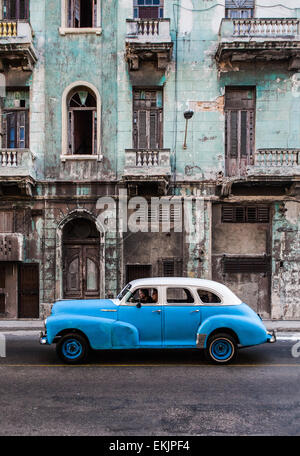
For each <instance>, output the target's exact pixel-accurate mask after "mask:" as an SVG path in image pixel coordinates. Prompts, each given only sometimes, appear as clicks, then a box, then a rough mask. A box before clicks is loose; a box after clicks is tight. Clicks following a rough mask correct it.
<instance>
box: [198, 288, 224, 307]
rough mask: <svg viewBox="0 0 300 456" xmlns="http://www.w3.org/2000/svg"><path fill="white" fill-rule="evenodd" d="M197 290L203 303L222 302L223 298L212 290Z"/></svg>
mask: <svg viewBox="0 0 300 456" xmlns="http://www.w3.org/2000/svg"><path fill="white" fill-rule="evenodd" d="M197 292H198V296H199V298H200V299H201V301H202V302H203V304H206V303H207V304H221V302H222V300H221V298H220V297H219V296H217V295H216V294H215V293H213V292H212V291H208V290H200V289H199V290H197Z"/></svg>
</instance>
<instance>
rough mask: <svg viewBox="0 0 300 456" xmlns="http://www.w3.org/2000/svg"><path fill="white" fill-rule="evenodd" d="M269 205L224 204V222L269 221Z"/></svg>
mask: <svg viewBox="0 0 300 456" xmlns="http://www.w3.org/2000/svg"><path fill="white" fill-rule="evenodd" d="M269 212H270V210H269V207H268V206H227V205H224V206H222V222H223V223H269V217H270V216H269Z"/></svg>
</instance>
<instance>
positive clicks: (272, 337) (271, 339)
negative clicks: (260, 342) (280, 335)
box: [267, 329, 276, 344]
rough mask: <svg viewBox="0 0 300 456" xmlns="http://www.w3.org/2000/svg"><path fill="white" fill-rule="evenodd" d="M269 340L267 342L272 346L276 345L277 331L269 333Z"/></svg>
mask: <svg viewBox="0 0 300 456" xmlns="http://www.w3.org/2000/svg"><path fill="white" fill-rule="evenodd" d="M267 334H268V340H267V342H269V343H270V344H274V342H276V332H275V330H274V329H273V330H272V331H268V333H267Z"/></svg>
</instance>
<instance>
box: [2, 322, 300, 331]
mask: <svg viewBox="0 0 300 456" xmlns="http://www.w3.org/2000/svg"><path fill="white" fill-rule="evenodd" d="M263 323H264V325H265V326H266V328H267V329H268V330H272V329H275V330H276V331H277V332H300V320H263ZM43 329H44V321H43V320H0V331H18V330H19V331H26V330H28V331H33V330H39V331H41V330H43Z"/></svg>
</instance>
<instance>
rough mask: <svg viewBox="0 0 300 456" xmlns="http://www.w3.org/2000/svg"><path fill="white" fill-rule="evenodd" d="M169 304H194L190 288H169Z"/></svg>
mask: <svg viewBox="0 0 300 456" xmlns="http://www.w3.org/2000/svg"><path fill="white" fill-rule="evenodd" d="M167 303H168V304H193V303H194V298H193V295H192V293H191V292H190V290H189V289H188V288H168V289H167Z"/></svg>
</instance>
